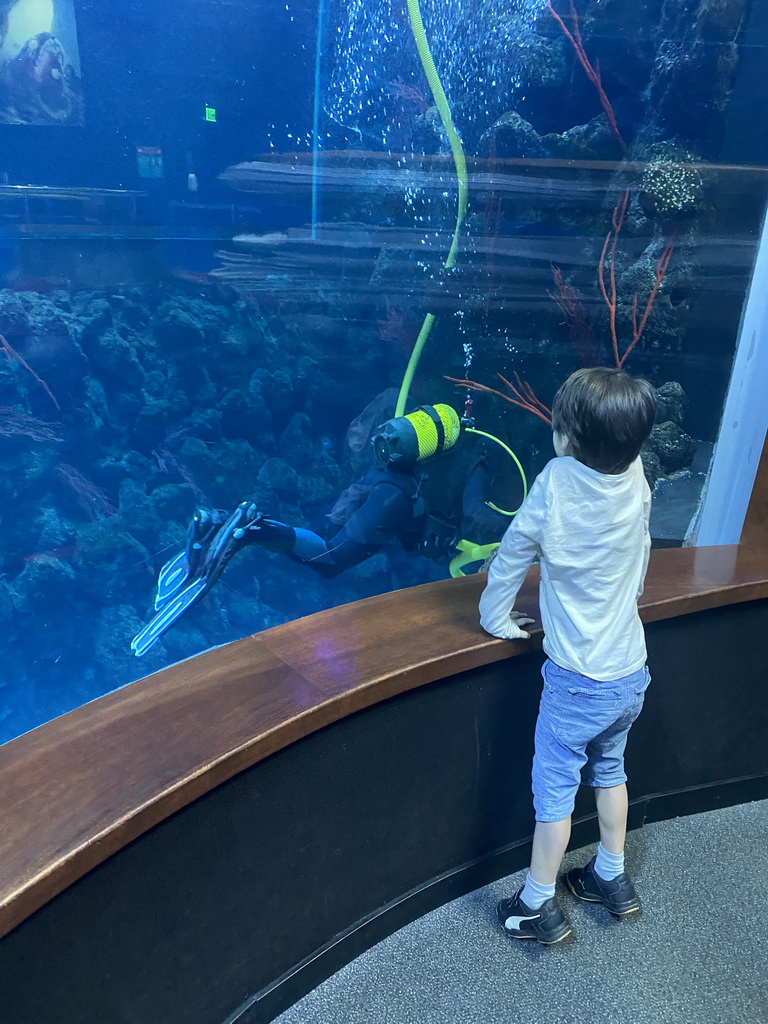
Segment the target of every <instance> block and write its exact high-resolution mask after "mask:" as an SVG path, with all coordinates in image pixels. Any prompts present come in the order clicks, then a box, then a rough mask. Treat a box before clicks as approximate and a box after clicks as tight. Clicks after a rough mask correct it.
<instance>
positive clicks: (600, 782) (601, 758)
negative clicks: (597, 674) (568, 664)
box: [533, 659, 651, 821]
mask: <svg viewBox="0 0 768 1024" xmlns="http://www.w3.org/2000/svg"><path fill="white" fill-rule="evenodd" d="M541 674H542V675H543V677H544V689H543V691H542V694H541V704H540V705H539V717H538V720H537V722H536V750H535V754H534V757H533V806H534V809H535V811H536V820H537V821H561V820H562V819H563V818H567V817H568V816H569V815H570V814H572V813H573V805H574V801H575V800H576V792H577V790H578V788H579V785H580V784H582V783H583V784H584V785H585V786H594V787H596V788H601V789H610V788H611V787H613V786H620V785H621V783H622V782H626V781H627V776H626V775H625V774H624V748H625V747H626V745H627V734H628V732H629V729H630V726H631V725H632V723H633V722H634V721H635V719H636V718H637V716H638V715H639V714H640V712H641V710H642V707H643V700H644V698H645V691H646V688H647V687H648V684H649V683H650V681H651V677H650V674H649V672H648V669H647V668H645V667H644V668H641V669H638V671H637V672H633V673H632V674H631V675H628V676H623V677H622V678H621V679H613V680H612V681H611V682H609V683H604V682H599V681H598V680H596V679H590V678H589V676H582V675H579V673H578V672H571V671H569V670H568V669H565V668H560V667H559V665H555V663H554V662H552V661H550V660H549V659H547V660H546V661H545V662H544V667H543V668H542V670H541Z"/></svg>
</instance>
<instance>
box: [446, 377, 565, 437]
mask: <svg viewBox="0 0 768 1024" xmlns="http://www.w3.org/2000/svg"><path fill="white" fill-rule="evenodd" d="M496 376H497V377H498V378H499V379H500V380H502V381H504V383H505V384H506V386H507V387H508V388H509V389H510V391H511V392H512V393H513V394H514V395H515V396H516V397H515V398H510V397H509V395H505V394H504V393H503V392H502V391H496V389H495V388H489V387H488V386H487V385H486V384H478V383H477V382H476V381H474V380H458V379H457V378H456V377H446V378H445V379H446V380H449V381H450V382H451V384H455V385H456V386H457V387H460V388H466V389H468V390H469V391H484V392H486V393H487V394H489V395H497V396H498V397H499V398H503V399H504V401H505V402H509V403H510V404H511V405H516V406H518V407H519V408H520V409H525V411H526V412H530V413H533V415H534V416H538V418H539V419H540V420H542V422H544V423H546V424H547V426H548V427H551V426H552V420H551V415H552V411H551V409H549V408H548V407H547V406H546V405H544V403H543V402H541V401H539V399H538V398H537V397H536V395H535V394H534V392H533V388H532V387H531V386H530V384H528V383H527V382H526V381H522V380H520V377H519V376H518V374H517V373H515V380H516V381H517V385H518V386H517V387H515V385H514V384H510V382H509V381H508V380H507V379H506V377H502V375H501V374H500V373H497V374H496ZM518 389H519V390H518Z"/></svg>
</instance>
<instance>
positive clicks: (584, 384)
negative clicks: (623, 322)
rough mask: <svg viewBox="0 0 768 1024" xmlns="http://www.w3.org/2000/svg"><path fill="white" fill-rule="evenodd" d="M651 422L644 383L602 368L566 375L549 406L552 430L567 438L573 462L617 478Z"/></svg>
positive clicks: (649, 393)
mask: <svg viewBox="0 0 768 1024" xmlns="http://www.w3.org/2000/svg"><path fill="white" fill-rule="evenodd" d="M655 417H656V393H655V392H654V390H653V387H652V386H651V385H650V384H649V383H648V381H647V380H642V379H641V378H639V377H630V375H629V374H628V373H625V372H624V371H623V370H611V369H609V368H608V367H604V366H593V367H590V368H589V369H585V370H577V371H576V373H572V374H571V376H570V377H569V378H568V380H566V381H565V383H564V384H563V385H562V386H561V388H560V390H559V391H558V392H557V394H556V395H555V400H554V402H553V403H552V429H553V430H556V431H557V432H558V433H559V434H565V435H566V436H567V437H568V439H569V440H570V442H571V452H572V453H573V456H574V458H576V459H578V460H579V462H583V463H584V465H585V466H589V467H590V468H591V469H596V470H597V471H598V472H599V473H623V472H624V470H625V469H627V467H628V466H630V465H631V464H632V463H633V462H634V461H635V459H636V458H637V456H638V455H639V454H640V449H641V447H642V445H643V442H644V441H645V439H646V438H647V437H648V435H649V434H650V432H651V428H652V427H653V422H654V419H655Z"/></svg>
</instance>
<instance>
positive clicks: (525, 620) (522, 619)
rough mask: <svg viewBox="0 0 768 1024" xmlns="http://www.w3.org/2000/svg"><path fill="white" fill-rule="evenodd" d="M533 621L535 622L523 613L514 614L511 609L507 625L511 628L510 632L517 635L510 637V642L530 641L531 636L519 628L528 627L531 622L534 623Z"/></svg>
mask: <svg viewBox="0 0 768 1024" xmlns="http://www.w3.org/2000/svg"><path fill="white" fill-rule="evenodd" d="M535 621H536V620H535V619H532V618H530V616H528V615H526V614H525V612H516V611H515V610H514V609H513V610H512V611H511V612H510V613H509V624H510V626H511V627H512V630H513V631H514V632H515V633H516V634H517V635H516V636H511V637H510V638H509V639H511V640H530V639H531V634H530V633H526V632H525V630H524V629H521V628H520V627H521V626H529V625H530V624H531V623H532V622H535Z"/></svg>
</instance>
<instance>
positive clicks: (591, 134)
mask: <svg viewBox="0 0 768 1024" xmlns="http://www.w3.org/2000/svg"><path fill="white" fill-rule="evenodd" d="M480 143H481V146H482V147H483V150H484V151H486V150H487V151H488V152H489V153H490V155H491V156H492V157H498V158H499V159H529V160H535V159H542V158H549V159H553V160H612V159H614V158H615V156H616V139H615V137H614V135H613V133H612V132H611V129H610V126H609V124H608V121H607V119H606V117H605V115H604V114H600V115H598V116H597V117H593V118H592V119H591V120H590V121H587V122H586V123H585V124H577V125H574V126H573V127H572V128H568V129H567V130H566V131H564V132H550V133H548V134H546V135H539V133H538V132H537V131H536V129H535V128H534V127H533V125H532V124H530V122H528V121H526V120H525V118H523V117H521V116H520V114H518V113H517V112H516V111H514V110H512V111H509V112H508V113H506V114H503V115H502V117H500V118H499V119H498V120H497V121H496V122H495V123H494V124H493V125H492V126H491V127H490V128H489V129H487V131H486V132H484V134H483V135H482V137H481V139H480Z"/></svg>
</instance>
